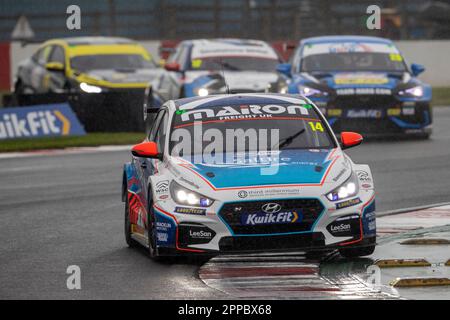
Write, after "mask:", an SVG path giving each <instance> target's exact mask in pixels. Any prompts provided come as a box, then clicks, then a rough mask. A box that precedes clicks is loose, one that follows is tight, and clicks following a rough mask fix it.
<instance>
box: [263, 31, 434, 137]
mask: <svg viewBox="0 0 450 320" xmlns="http://www.w3.org/2000/svg"><path fill="white" fill-rule="evenodd" d="M424 70H425V68H424V67H423V66H422V65H418V64H414V63H413V64H411V66H409V65H408V64H407V63H406V62H405V59H404V57H403V56H402V54H401V52H400V51H399V50H398V48H397V47H396V46H395V45H394V43H393V42H392V41H390V40H389V39H384V38H378V37H366V36H323V37H314V38H306V39H303V40H302V41H301V42H300V43H299V46H298V48H297V49H296V51H295V52H294V54H293V56H292V58H291V63H286V64H281V65H279V66H278V71H279V72H280V73H282V74H284V75H285V76H286V77H287V78H286V79H284V80H281V84H278V85H276V86H274V87H273V88H271V89H269V90H268V91H270V92H280V87H283V84H282V83H283V82H284V87H283V92H286V91H287V92H288V93H291V94H301V95H303V96H307V97H308V98H309V99H310V100H312V101H313V102H314V103H315V104H316V105H317V106H318V107H319V108H320V109H321V111H322V112H323V114H324V115H325V116H326V117H327V119H328V122H329V123H330V124H331V126H332V127H333V130H334V131H335V132H338V133H339V132H341V131H344V130H357V131H359V132H362V133H364V135H365V136H375V137H377V136H378V137H379V136H396V137H397V136H416V137H422V138H428V137H429V136H430V134H431V131H432V113H431V107H430V101H431V87H430V85H428V84H426V83H424V82H422V81H420V80H419V79H418V78H417V76H418V75H419V74H420V73H422V72H423V71H424Z"/></svg>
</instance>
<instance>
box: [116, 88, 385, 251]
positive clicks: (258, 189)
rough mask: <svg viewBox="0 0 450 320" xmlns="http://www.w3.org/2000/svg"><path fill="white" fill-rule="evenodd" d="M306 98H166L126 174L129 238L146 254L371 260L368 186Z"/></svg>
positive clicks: (348, 141) (344, 140) (366, 171)
mask: <svg viewBox="0 0 450 320" xmlns="http://www.w3.org/2000/svg"><path fill="white" fill-rule="evenodd" d="M361 142H362V136H361V135H359V134H357V133H353V132H343V133H342V134H341V137H340V140H338V139H337V138H336V136H335V135H334V133H333V131H332V130H331V128H330V126H329V124H328V122H327V121H326V120H325V118H324V116H323V115H322V113H321V112H320V110H319V109H318V108H317V107H316V106H315V105H314V104H313V103H312V102H311V101H310V100H308V99H307V98H303V97H301V96H294V95H281V94H256V93H254V94H240V95H216V96H209V97H194V98H185V99H180V100H170V101H167V102H166V103H165V104H164V105H163V106H162V107H161V108H160V109H159V111H158V114H157V115H156V118H155V121H154V124H153V127H152V128H151V130H150V132H149V134H148V137H147V138H146V140H145V141H144V142H142V143H140V144H138V145H136V146H134V147H133V149H132V154H133V157H132V159H131V161H130V162H128V163H126V164H125V166H124V171H123V186H122V199H123V201H124V202H125V238H126V242H127V243H128V245H130V246H135V245H137V244H141V245H144V246H145V247H147V248H149V251H150V254H151V256H153V257H157V256H164V255H172V254H179V253H190V254H218V253H223V252H242V251H266V250H291V249H292V250H294V249H304V250H306V251H316V250H319V249H333V250H334V249H338V250H339V252H340V253H341V254H342V255H344V256H347V257H355V256H364V255H369V254H371V253H372V252H373V251H374V249H375V244H376V224H375V190H374V183H373V178H372V174H371V171H370V168H369V166H368V165H361V164H355V163H353V162H352V160H351V159H350V158H349V157H348V156H347V155H346V154H345V153H344V152H343V149H346V148H350V147H353V146H356V145H358V144H360V143H361Z"/></svg>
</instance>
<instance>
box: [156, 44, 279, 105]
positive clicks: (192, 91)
mask: <svg viewBox="0 0 450 320" xmlns="http://www.w3.org/2000/svg"><path fill="white" fill-rule="evenodd" d="M279 62H280V59H279V57H278V55H277V53H276V52H275V50H274V49H273V48H272V47H271V46H270V45H269V44H267V43H266V42H264V41H259V40H244V39H209V40H206V39H198V40H187V41H182V42H180V43H179V44H178V46H177V47H176V48H175V51H174V52H173V53H172V54H171V56H170V57H169V59H168V60H167V63H166V65H165V68H166V70H167V71H168V72H167V73H166V74H163V75H161V77H159V78H158V79H157V80H156V81H155V83H153V85H152V87H153V90H154V94H155V99H156V101H155V103H157V102H163V101H167V100H169V99H178V98H184V97H193V96H208V95H212V94H220V93H227V92H231V93H242V92H264V91H265V90H266V88H267V86H268V85H269V83H278V81H277V80H278V78H279V75H278V73H277V72H276V67H277V65H278V64H279Z"/></svg>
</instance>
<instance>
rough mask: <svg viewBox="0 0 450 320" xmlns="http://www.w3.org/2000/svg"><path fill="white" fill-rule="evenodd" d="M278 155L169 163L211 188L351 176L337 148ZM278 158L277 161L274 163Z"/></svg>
mask: <svg viewBox="0 0 450 320" xmlns="http://www.w3.org/2000/svg"><path fill="white" fill-rule="evenodd" d="M277 154H278V157H276V154H272V155H270V154H267V153H265V154H262V153H259V154H256V153H255V154H254V155H253V156H252V155H250V156H248V155H247V158H246V159H245V161H239V160H236V159H239V158H240V157H239V154H237V155H236V156H235V158H234V160H232V161H229V162H228V163H225V164H211V163H209V164H208V163H204V162H197V161H192V159H186V158H175V157H172V158H171V161H172V162H173V165H174V166H177V167H178V169H181V170H182V171H183V172H182V174H181V175H180V176H183V177H187V178H188V179H190V180H191V181H192V180H195V181H196V184H200V183H206V184H207V185H209V186H210V187H212V188H214V189H227V188H245V187H254V186H279V185H286V186H289V185H308V186H312V185H323V184H325V183H341V182H342V181H345V179H347V178H348V177H349V176H350V174H351V163H350V161H349V160H348V159H347V157H345V156H344V154H343V153H342V151H340V149H332V150H330V149H309V150H299V149H296V150H283V151H281V152H279V153H277ZM276 158H278V160H275V159H276ZM243 162H244V163H243Z"/></svg>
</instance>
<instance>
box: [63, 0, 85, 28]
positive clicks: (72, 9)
mask: <svg viewBox="0 0 450 320" xmlns="http://www.w3.org/2000/svg"><path fill="white" fill-rule="evenodd" d="M66 13H67V14H68V15H69V16H68V17H67V19H66V27H67V29H69V30H80V29H81V9H80V7H79V6H77V5H76V4H71V5H70V6H68V7H67V9H66Z"/></svg>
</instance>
